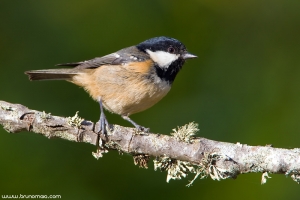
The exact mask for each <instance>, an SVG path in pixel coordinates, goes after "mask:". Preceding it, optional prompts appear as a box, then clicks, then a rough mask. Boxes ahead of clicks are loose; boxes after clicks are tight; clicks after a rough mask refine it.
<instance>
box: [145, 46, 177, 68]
mask: <svg viewBox="0 0 300 200" xmlns="http://www.w3.org/2000/svg"><path fill="white" fill-rule="evenodd" d="M146 52H147V53H148V54H149V55H150V57H151V59H152V60H153V61H154V62H156V63H157V64H158V65H159V67H161V68H168V67H169V65H170V64H171V63H172V62H173V61H175V60H177V59H178V57H179V54H171V53H168V52H165V51H154V52H153V51H151V50H149V49H147V50H146Z"/></svg>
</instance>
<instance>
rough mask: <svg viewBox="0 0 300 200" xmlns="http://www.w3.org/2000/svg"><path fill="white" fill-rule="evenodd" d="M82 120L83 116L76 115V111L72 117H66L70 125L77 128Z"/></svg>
mask: <svg viewBox="0 0 300 200" xmlns="http://www.w3.org/2000/svg"><path fill="white" fill-rule="evenodd" d="M83 121H84V119H83V118H81V117H79V116H78V111H77V112H76V114H75V115H74V116H73V117H68V118H67V123H68V124H69V125H70V126H72V127H77V128H79V127H80V126H81V123H82V122H83Z"/></svg>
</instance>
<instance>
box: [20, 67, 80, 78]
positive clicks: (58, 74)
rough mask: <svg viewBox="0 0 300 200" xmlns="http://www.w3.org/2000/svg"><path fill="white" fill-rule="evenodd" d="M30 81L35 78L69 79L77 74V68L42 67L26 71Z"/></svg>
mask: <svg viewBox="0 0 300 200" xmlns="http://www.w3.org/2000/svg"><path fill="white" fill-rule="evenodd" d="M25 74H27V75H28V76H29V79H30V80H32V81H35V80H71V79H72V77H73V76H74V75H76V74H79V71H78V70H77V69H74V68H73V69H42V70H32V71H26V72H25Z"/></svg>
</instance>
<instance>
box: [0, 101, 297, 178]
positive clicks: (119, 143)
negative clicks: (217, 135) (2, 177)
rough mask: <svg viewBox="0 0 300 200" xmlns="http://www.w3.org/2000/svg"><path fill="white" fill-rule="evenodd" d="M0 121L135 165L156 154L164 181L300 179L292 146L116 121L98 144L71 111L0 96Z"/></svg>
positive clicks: (143, 164)
mask: <svg viewBox="0 0 300 200" xmlns="http://www.w3.org/2000/svg"><path fill="white" fill-rule="evenodd" d="M0 124H1V125H2V126H3V128H4V129H5V130H6V131H8V132H10V133H18V132H22V131H30V132H34V133H38V134H41V135H44V136H46V137H48V138H53V137H58V138H62V139H66V140H70V141H74V142H86V143H90V144H92V145H97V144H99V146H98V150H97V152H96V153H94V156H95V157H97V158H99V157H101V156H102V153H104V152H107V151H108V150H111V149H114V150H118V151H119V152H122V153H128V154H132V155H133V156H134V162H135V163H136V164H139V165H140V166H141V167H147V162H148V160H149V156H152V157H156V159H155V167H156V168H160V169H161V170H168V179H167V180H169V179H180V178H181V177H185V175H186V174H187V173H189V172H192V173H196V177H197V176H200V175H201V176H200V178H203V177H206V176H210V177H211V178H213V179H216V180H220V179H226V178H236V177H237V175H239V174H243V173H250V172H256V173H257V172H259V173H262V183H265V182H266V178H268V173H276V174H285V175H288V176H291V177H292V179H293V180H294V181H296V182H297V183H299V182H300V175H299V174H300V149H298V148H296V149H282V148H273V147H271V146H248V145H246V144H240V143H237V144H233V143H227V142H220V141H213V140H209V139H206V138H202V137H194V136H193V134H190V135H188V134H187V135H185V136H183V137H179V136H182V132H181V133H180V131H182V130H178V131H175V133H173V135H174V136H167V135H162V134H153V133H140V132H137V131H136V129H134V128H127V127H122V126H119V125H112V127H111V131H109V134H108V135H106V136H104V135H102V134H99V135H100V137H101V140H100V143H98V142H97V140H98V139H97V138H98V134H97V130H96V131H95V130H94V129H95V127H98V126H97V125H96V126H95V125H94V123H93V122H91V121H87V120H83V119H81V118H80V117H79V116H78V115H77V113H76V115H75V116H74V117H67V118H66V117H59V116H53V115H50V114H46V113H45V112H40V111H36V110H31V109H28V108H27V107H25V106H23V105H20V104H12V103H8V102H5V101H0ZM185 133H186V132H184V133H183V134H185ZM180 134H181V135H180Z"/></svg>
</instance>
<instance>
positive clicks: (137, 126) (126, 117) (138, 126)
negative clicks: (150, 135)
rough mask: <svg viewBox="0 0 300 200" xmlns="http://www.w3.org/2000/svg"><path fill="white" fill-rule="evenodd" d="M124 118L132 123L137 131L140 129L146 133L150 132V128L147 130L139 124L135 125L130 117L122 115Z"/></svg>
mask: <svg viewBox="0 0 300 200" xmlns="http://www.w3.org/2000/svg"><path fill="white" fill-rule="evenodd" d="M122 118H123V119H125V120H126V121H128V122H130V123H131V124H132V125H133V126H134V127H135V128H136V129H138V130H139V131H144V132H149V131H150V129H149V128H145V127H143V126H141V125H138V124H137V123H135V122H134V121H133V120H132V119H130V118H129V117H128V116H126V115H122Z"/></svg>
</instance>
